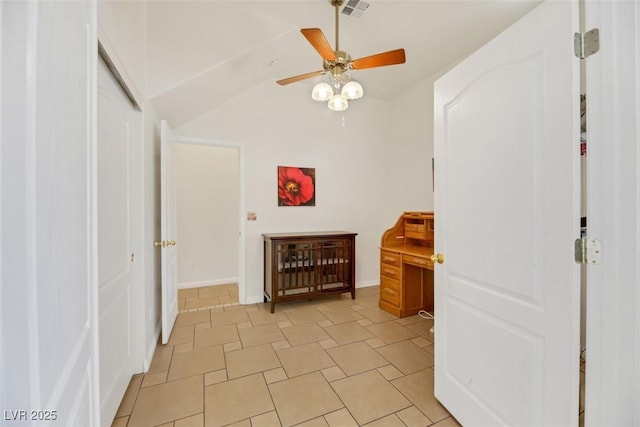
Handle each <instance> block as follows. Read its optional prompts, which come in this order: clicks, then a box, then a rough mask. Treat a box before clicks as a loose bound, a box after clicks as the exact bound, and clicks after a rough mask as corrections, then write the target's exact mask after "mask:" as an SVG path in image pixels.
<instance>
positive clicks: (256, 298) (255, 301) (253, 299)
mask: <svg viewBox="0 0 640 427" xmlns="http://www.w3.org/2000/svg"><path fill="white" fill-rule="evenodd" d="M245 300H246V301H245V304H244V305H248V304H262V303H263V302H264V296H254V297H248V298H245Z"/></svg>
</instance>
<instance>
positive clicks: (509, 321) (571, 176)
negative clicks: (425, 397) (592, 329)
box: [434, 2, 580, 426]
mask: <svg viewBox="0 0 640 427" xmlns="http://www.w3.org/2000/svg"><path fill="white" fill-rule="evenodd" d="M577 6H578V2H546V3H543V4H542V5H540V6H539V7H538V8H536V9H535V10H533V11H532V12H531V13H529V14H528V15H527V16H525V17H524V18H523V19H521V20H520V21H518V22H517V23H516V24H514V25H513V26H512V27H510V28H509V29H507V30H506V31H505V32H504V33H502V34H501V35H499V36H498V37H497V38H495V39H494V40H492V41H491V42H490V43H488V44H487V45H485V46H484V47H483V48H481V49H479V50H478V51H477V52H476V53H474V54H473V55H472V56H471V57H469V58H468V59H466V60H465V61H463V62H462V63H461V64H460V65H458V66H457V67H455V68H454V69H453V70H452V71H451V72H449V73H447V75H445V76H444V77H443V78H441V79H440V80H439V81H437V82H436V85H435V147H434V149H435V161H436V165H435V173H436V177H435V183H436V184H435V213H436V215H435V218H436V236H437V239H436V248H435V249H436V251H437V252H441V253H443V254H444V256H445V263H444V264H443V265H438V266H436V273H435V274H436V280H435V282H436V296H435V298H436V322H435V340H436V342H435V349H436V354H435V368H436V369H435V394H436V397H437V398H438V399H439V400H440V401H441V402H442V403H443V404H444V405H445V406H446V407H447V409H448V410H449V411H450V412H451V413H452V415H453V416H454V417H456V418H457V419H458V421H460V422H461V423H462V424H463V425H469V426H471V425H491V426H495V425H563V426H569V425H577V421H578V388H579V350H580V348H579V345H580V340H579V338H580V337H579V319H580V317H579V303H580V299H579V291H580V283H579V270H580V269H579V266H578V265H577V264H575V262H574V260H573V258H574V254H573V242H574V239H575V238H577V237H578V236H579V229H580V228H579V227H580V223H579V222H580V221H579V219H580V205H579V182H580V181H579V179H580V176H579V150H578V147H579V105H578V104H579V84H578V83H579V80H578V78H579V74H578V71H579V68H578V67H579V60H578V59H577V58H576V57H575V56H574V54H573V35H574V32H577V28H578V27H577V25H578V9H577Z"/></svg>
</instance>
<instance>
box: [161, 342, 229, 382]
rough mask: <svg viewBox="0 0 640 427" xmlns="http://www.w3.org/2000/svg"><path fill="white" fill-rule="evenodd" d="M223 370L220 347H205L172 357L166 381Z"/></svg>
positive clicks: (222, 355)
mask: <svg viewBox="0 0 640 427" xmlns="http://www.w3.org/2000/svg"><path fill="white" fill-rule="evenodd" d="M219 369H224V353H223V352H222V346H220V345H218V346H213V347H205V348H201V349H198V350H193V351H189V352H187V353H178V354H174V355H173V359H172V360H171V368H170V369H169V376H168V377H167V381H173V380H175V379H177V378H185V377H189V376H192V375H197V374H205V373H207V372H212V371H217V370H219Z"/></svg>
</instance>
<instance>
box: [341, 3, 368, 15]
mask: <svg viewBox="0 0 640 427" xmlns="http://www.w3.org/2000/svg"><path fill="white" fill-rule="evenodd" d="M368 7H369V3H367V2H366V1H363V0H349V1H348V2H347V3H346V4H345V5H344V7H343V8H342V14H343V15H346V16H349V17H351V18H360V17H361V16H362V15H363V14H364V12H365V10H367V8H368Z"/></svg>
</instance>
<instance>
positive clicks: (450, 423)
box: [432, 417, 462, 427]
mask: <svg viewBox="0 0 640 427" xmlns="http://www.w3.org/2000/svg"><path fill="white" fill-rule="evenodd" d="M432 427H462V424H460V423H458V421H456V419H455V418H453V417H449V418H445V419H444V420H442V421H440V422H437V423H435V424H433V425H432Z"/></svg>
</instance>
